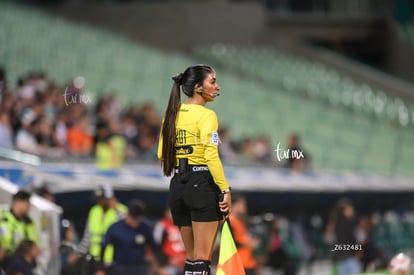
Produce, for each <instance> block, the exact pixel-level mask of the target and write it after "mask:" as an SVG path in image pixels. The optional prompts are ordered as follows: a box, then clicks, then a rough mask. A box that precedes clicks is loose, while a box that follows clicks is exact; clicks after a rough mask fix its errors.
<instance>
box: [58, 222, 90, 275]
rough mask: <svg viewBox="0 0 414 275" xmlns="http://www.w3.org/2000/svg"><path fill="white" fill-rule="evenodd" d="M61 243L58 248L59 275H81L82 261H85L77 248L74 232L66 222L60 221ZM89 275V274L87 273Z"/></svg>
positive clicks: (71, 225) (69, 223)
mask: <svg viewBox="0 0 414 275" xmlns="http://www.w3.org/2000/svg"><path fill="white" fill-rule="evenodd" d="M61 235H62V242H61V244H60V246H59V252H60V262H61V271H60V275H75V274H83V273H82V272H84V270H82V268H83V267H84V266H86V265H84V266H83V263H85V262H83V260H86V259H85V258H86V257H85V256H83V255H82V254H81V253H80V252H79V250H78V247H77V242H76V232H75V228H74V227H73V224H72V223H71V222H70V221H68V220H62V228H61ZM88 274H89V273H88Z"/></svg>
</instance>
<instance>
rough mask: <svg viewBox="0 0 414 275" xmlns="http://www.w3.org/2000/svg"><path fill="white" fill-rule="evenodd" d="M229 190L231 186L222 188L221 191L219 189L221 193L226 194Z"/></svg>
mask: <svg viewBox="0 0 414 275" xmlns="http://www.w3.org/2000/svg"><path fill="white" fill-rule="evenodd" d="M230 192H231V187H229V188H227V189H224V190H223V191H221V193H223V194H226V193H230Z"/></svg>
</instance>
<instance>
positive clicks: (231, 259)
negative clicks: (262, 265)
mask: <svg viewBox="0 0 414 275" xmlns="http://www.w3.org/2000/svg"><path fill="white" fill-rule="evenodd" d="M245 274H246V273H245V272H244V268H243V262H242V260H241V258H240V255H239V254H238V253H237V248H236V244H235V243H234V239H233V235H232V234H231V229H230V223H229V221H228V219H226V220H225V221H224V224H223V228H222V230H221V237H220V252H219V260H218V265H217V272H216V275H245Z"/></svg>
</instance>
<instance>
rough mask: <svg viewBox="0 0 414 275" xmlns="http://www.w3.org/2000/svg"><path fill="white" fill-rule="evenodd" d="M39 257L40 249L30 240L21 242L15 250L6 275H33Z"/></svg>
mask: <svg viewBox="0 0 414 275" xmlns="http://www.w3.org/2000/svg"><path fill="white" fill-rule="evenodd" d="M39 255H40V249H39V247H38V246H37V244H36V243H35V242H34V241H32V240H23V241H22V242H21V243H20V245H19V246H18V248H17V250H16V254H15V256H14V257H13V259H12V260H11V262H10V266H9V268H8V271H7V274H8V275H34V273H33V269H34V268H35V267H36V259H37V257H38V256H39Z"/></svg>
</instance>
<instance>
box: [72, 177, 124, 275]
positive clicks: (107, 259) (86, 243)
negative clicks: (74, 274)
mask: <svg viewBox="0 0 414 275" xmlns="http://www.w3.org/2000/svg"><path fill="white" fill-rule="evenodd" d="M95 197H96V200H97V203H96V204H95V205H94V206H92V208H91V209H90V210H89V214H88V220H87V222H86V226H85V232H84V234H83V238H82V241H81V244H80V251H82V252H86V251H89V253H90V255H91V256H92V257H93V260H94V261H95V263H98V262H100V261H101V260H102V261H103V262H104V263H105V264H107V265H110V264H112V260H113V249H112V248H109V247H108V248H107V249H106V252H105V254H104V255H103V259H101V256H102V255H101V244H102V241H103V238H104V236H105V234H106V231H107V230H108V228H109V226H111V225H112V224H113V223H115V222H117V221H119V220H120V219H122V218H123V217H124V215H125V213H126V212H127V208H126V206H125V205H123V204H121V203H119V202H118V201H117V200H116V198H115V196H114V192H113V190H112V187H111V186H109V185H104V186H102V187H99V188H98V189H97V190H95ZM92 265H94V263H92ZM96 267H97V266H95V268H94V267H92V269H94V270H95V269H96Z"/></svg>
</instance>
